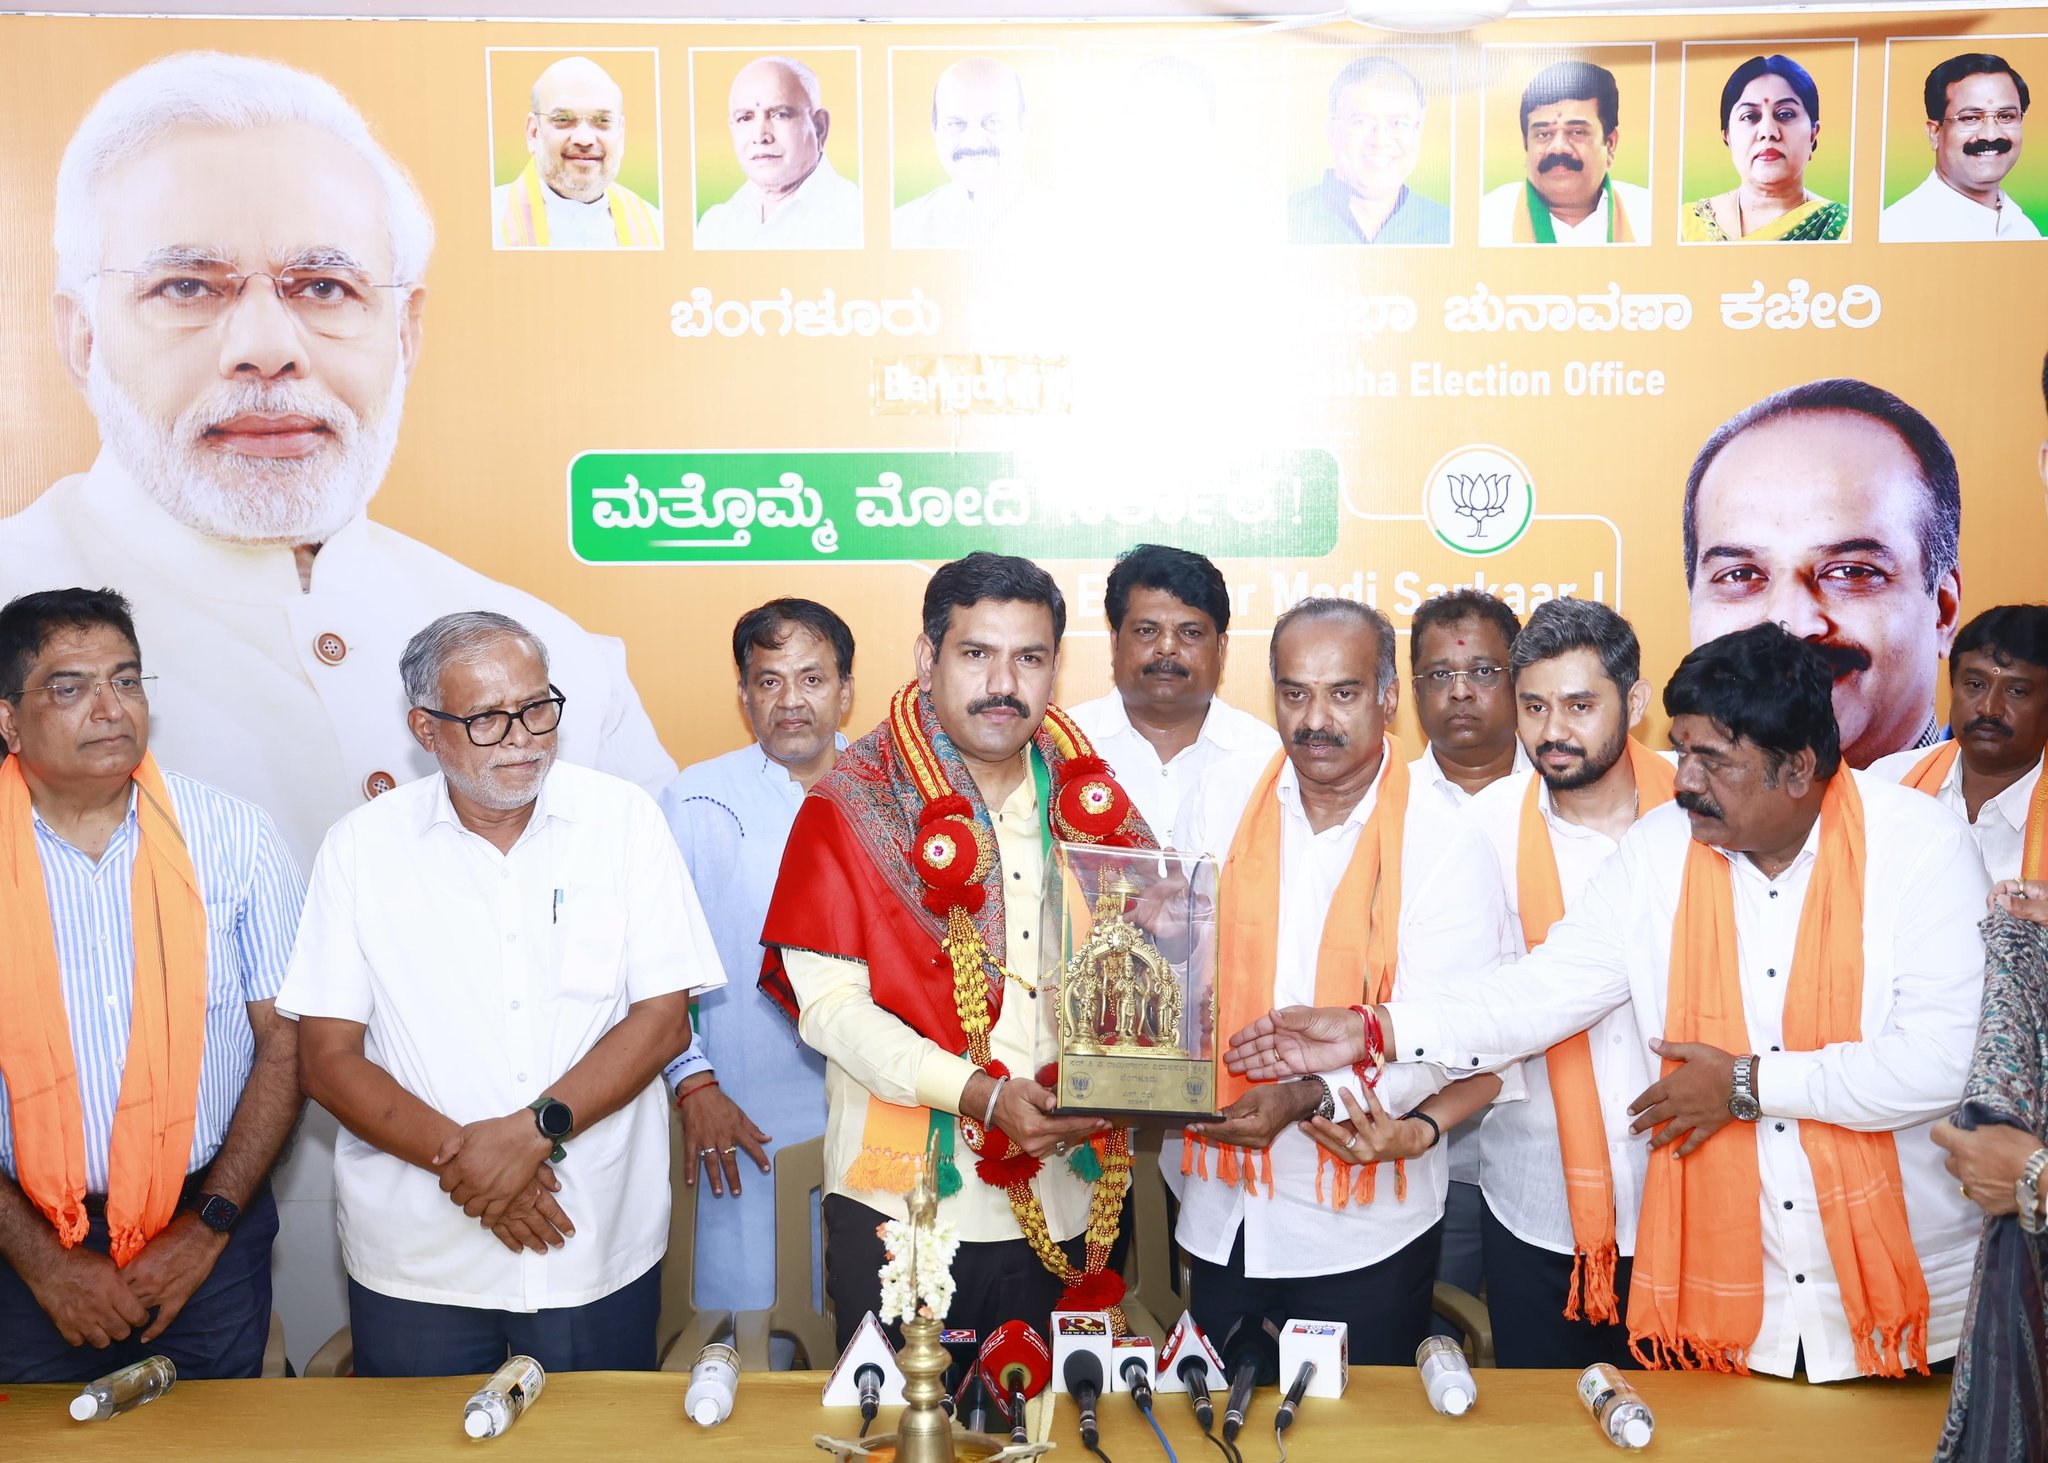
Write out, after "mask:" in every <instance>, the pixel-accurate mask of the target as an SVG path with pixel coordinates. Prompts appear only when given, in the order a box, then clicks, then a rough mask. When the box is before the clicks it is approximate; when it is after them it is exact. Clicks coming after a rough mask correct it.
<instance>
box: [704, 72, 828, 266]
mask: <svg viewBox="0 0 2048 1463" xmlns="http://www.w3.org/2000/svg"><path fill="white" fill-rule="evenodd" d="M725 121H726V126H727V127H729V128H730V129H731V131H732V150H733V155H734V156H735V157H737V158H738V159H739V164H740V171H742V172H743V173H745V174H746V175H747V181H746V182H744V183H742V184H740V186H739V191H738V192H736V193H734V194H733V195H732V197H730V198H728V199H726V200H725V201H724V202H723V203H714V204H712V205H711V207H709V208H707V209H705V210H704V216H703V217H702V218H700V219H698V220H697V247H698V248H699V249H858V248H859V247H860V239H861V215H860V184H858V183H851V182H848V181H847V180H846V179H845V178H842V177H840V176H839V174H838V172H837V171H836V170H835V169H834V168H833V166H832V159H830V158H829V157H827V156H825V139H826V138H827V137H828V136H829V135H830V134H831V131H832V114H831V113H830V112H829V111H827V110H826V108H825V101H824V94H823V92H822V91H821V90H820V88H819V85H818V74H817V72H815V71H813V70H811V68H810V67H808V66H806V65H804V63H803V62H801V61H798V60H796V59H794V58H793V57H789V56H763V57H762V58H761V59H760V60H758V61H750V62H748V63H747V64H746V65H745V66H743V67H741V68H740V74H739V75H738V76H735V77H734V78H733V79H732V93H731V95H730V96H729V97H727V99H726V110H725Z"/></svg>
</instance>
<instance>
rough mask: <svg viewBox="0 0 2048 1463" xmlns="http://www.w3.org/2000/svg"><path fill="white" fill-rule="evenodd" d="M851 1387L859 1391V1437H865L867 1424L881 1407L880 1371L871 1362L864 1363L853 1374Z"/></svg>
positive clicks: (873, 1418)
mask: <svg viewBox="0 0 2048 1463" xmlns="http://www.w3.org/2000/svg"><path fill="white" fill-rule="evenodd" d="M853 1385H854V1386H855V1387H857V1388H859V1389H860V1435H861V1436H862V1437H866V1436H867V1435H868V1424H869V1423H871V1422H873V1421H874V1420H875V1414H876V1413H877V1412H878V1411H880V1410H881V1406H882V1369H881V1368H880V1367H878V1366H876V1365H875V1364H874V1363H873V1362H866V1363H864V1364H863V1365H862V1366H861V1368H860V1370H859V1371H857V1372H855V1373H854V1374H853Z"/></svg>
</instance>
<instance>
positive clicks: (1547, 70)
mask: <svg viewBox="0 0 2048 1463" xmlns="http://www.w3.org/2000/svg"><path fill="white" fill-rule="evenodd" d="M1521 128H1522V150H1523V152H1524V154H1525V155H1526V159H1527V167H1528V175H1527V177H1525V178H1521V179H1517V180H1516V181H1515V182H1512V183H1503V184H1502V185H1501V186H1500V187H1498V188H1496V189H1494V190H1493V191H1492V192H1491V193H1488V194H1487V195H1486V196H1485V197H1484V198H1482V199H1480V200H1479V242H1480V243H1481V244H1647V243H1649V242H1650V190H1649V189H1647V188H1644V187H1642V186H1640V185H1639V184H1635V183H1624V182H1622V181H1621V180H1620V179H1619V178H1617V177H1615V176H1614V171H1613V170H1614V153H1615V149H1616V147H1617V146H1618V145H1619V144H1620V141H1621V89H1620V86H1619V84H1618V83H1617V82H1616V81H1615V79H1614V73H1613V72H1612V71H1609V70H1608V69H1607V68H1606V67H1604V66H1595V65H1593V64H1592V63H1591V62H1590V61H1559V62H1556V63H1555V64H1553V65H1550V66H1546V67H1544V68H1543V70H1541V71H1539V72H1537V73H1536V75H1535V77H1534V78H1532V79H1531V80H1530V82H1529V84H1528V86H1527V87H1525V88H1524V89H1523V91H1522V106H1521Z"/></svg>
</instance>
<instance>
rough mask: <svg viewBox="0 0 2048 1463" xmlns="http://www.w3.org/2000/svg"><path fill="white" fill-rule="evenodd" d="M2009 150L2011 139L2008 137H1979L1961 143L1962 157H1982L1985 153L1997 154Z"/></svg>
mask: <svg viewBox="0 0 2048 1463" xmlns="http://www.w3.org/2000/svg"><path fill="white" fill-rule="evenodd" d="M2011 151H2012V139H2011V138H2010V137H1980V138H1978V139H1977V140H1976V141H1974V142H1966V143H1964V144H1963V156H1964V157H1983V156H1984V155H1985V154H1986V153H1990V154H1993V155H1999V154H2004V153H2008V152H2011Z"/></svg>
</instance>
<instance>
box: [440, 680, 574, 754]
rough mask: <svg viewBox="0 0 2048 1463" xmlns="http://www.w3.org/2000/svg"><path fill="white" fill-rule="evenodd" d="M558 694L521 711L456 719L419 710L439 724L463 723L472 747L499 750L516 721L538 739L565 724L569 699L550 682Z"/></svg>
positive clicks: (529, 704) (525, 706) (452, 714)
mask: <svg viewBox="0 0 2048 1463" xmlns="http://www.w3.org/2000/svg"><path fill="white" fill-rule="evenodd" d="M548 689H549V690H550V691H554V693H555V694H554V695H552V696H550V697H548V698H547V699H546V700H545V701H529V702H527V703H526V704H525V705H524V706H522V707H520V708H519V709H518V710H517V711H479V712H478V713H477V714H476V715H475V716H456V715H455V714H454V713H452V712H447V711H436V710H434V708H433V707H431V706H420V707H416V708H414V709H415V710H419V711H424V712H426V713H427V715H429V716H431V717H433V718H434V720H436V721H454V722H460V723H461V724H462V729H463V730H464V731H466V732H468V733H469V740H470V745H472V746H477V747H495V746H497V745H498V743H500V742H502V741H504V740H505V738H507V737H509V736H511V735H512V720H513V718H514V717H517V718H518V719H519V724H520V725H521V726H523V727H525V728H526V729H527V730H528V731H529V732H531V733H533V735H535V736H537V737H544V736H546V735H547V734H548V733H549V732H551V731H553V730H554V729H555V728H556V727H558V726H560V725H561V724H562V708H563V707H564V706H565V705H567V704H568V701H569V698H568V697H567V696H564V695H563V694H562V693H561V692H560V691H559V690H557V689H556V687H555V684H554V682H552V681H550V682H549V683H548Z"/></svg>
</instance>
